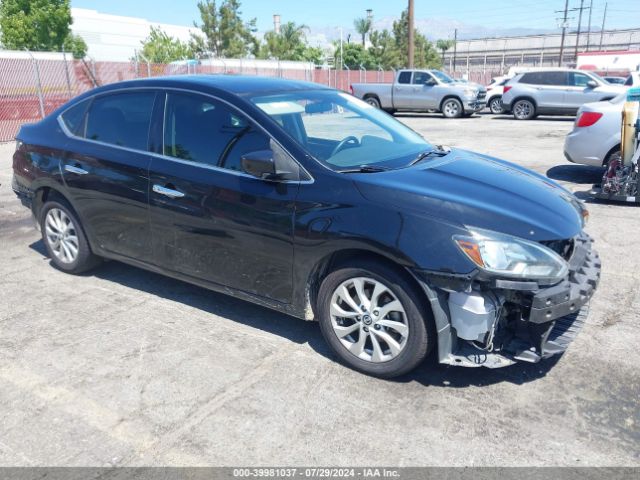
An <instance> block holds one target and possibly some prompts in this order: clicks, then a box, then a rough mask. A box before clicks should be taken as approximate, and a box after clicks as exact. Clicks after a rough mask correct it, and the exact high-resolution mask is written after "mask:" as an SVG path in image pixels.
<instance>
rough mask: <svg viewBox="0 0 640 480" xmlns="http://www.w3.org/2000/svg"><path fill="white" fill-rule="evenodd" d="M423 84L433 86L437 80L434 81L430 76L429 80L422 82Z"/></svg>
mask: <svg viewBox="0 0 640 480" xmlns="http://www.w3.org/2000/svg"><path fill="white" fill-rule="evenodd" d="M424 84H425V85H426V86H427V87H433V86H434V85H437V84H438V82H436V81H435V80H434V79H433V78H430V79H429V80H427V81H426V82H424Z"/></svg>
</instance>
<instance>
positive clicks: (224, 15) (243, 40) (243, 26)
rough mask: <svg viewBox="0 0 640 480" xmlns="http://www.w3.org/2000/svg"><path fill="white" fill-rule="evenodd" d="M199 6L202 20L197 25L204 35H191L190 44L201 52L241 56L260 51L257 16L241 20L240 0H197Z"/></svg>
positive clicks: (231, 56) (219, 55) (199, 53)
mask: <svg viewBox="0 0 640 480" xmlns="http://www.w3.org/2000/svg"><path fill="white" fill-rule="evenodd" d="M198 10H200V20H201V23H200V24H197V23H194V25H195V26H196V27H198V28H200V29H201V30H202V32H203V33H204V35H205V38H204V39H202V38H201V37H197V36H195V35H192V38H191V42H190V45H191V48H192V49H193V50H194V52H195V53H197V54H198V55H199V56H203V55H206V54H213V55H214V56H215V57H226V58H242V57H246V56H247V55H249V54H254V55H255V54H256V53H257V50H258V41H257V40H256V38H255V37H254V35H253V32H255V31H256V19H255V18H254V19H252V20H250V21H249V22H244V21H243V20H242V17H241V15H242V12H240V1H239V0H222V2H220V6H219V7H218V4H217V3H216V0H204V1H200V2H198Z"/></svg>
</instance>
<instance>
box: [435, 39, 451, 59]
mask: <svg viewBox="0 0 640 480" xmlns="http://www.w3.org/2000/svg"><path fill="white" fill-rule="evenodd" d="M454 43H455V42H454V41H453V40H438V41H437V42H436V48H437V49H438V50H440V51H441V52H442V64H443V65H444V54H445V52H446V51H447V50H449V49H450V48H451V47H453V45H454Z"/></svg>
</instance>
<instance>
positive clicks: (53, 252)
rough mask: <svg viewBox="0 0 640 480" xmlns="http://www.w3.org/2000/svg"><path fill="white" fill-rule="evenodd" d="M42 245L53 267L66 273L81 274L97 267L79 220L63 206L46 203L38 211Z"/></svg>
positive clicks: (63, 203) (69, 208) (95, 258)
mask: <svg viewBox="0 0 640 480" xmlns="http://www.w3.org/2000/svg"><path fill="white" fill-rule="evenodd" d="M40 230H41V232H42V241H43V242H44V245H45V248H46V249H47V253H48V255H49V258H51V261H52V262H53V264H54V265H55V266H56V267H57V268H59V269H60V270H63V271H65V272H67V273H76V274H77V273H82V272H86V271H87V270H89V269H91V268H93V267H95V266H96V265H98V264H99V263H100V259H99V258H98V257H96V256H95V255H94V254H93V253H92V252H91V248H90V247H89V243H88V242H87V238H86V236H85V234H84V230H83V229H82V225H81V224H80V220H79V219H78V217H77V215H76V214H75V212H74V211H73V209H72V208H71V207H69V205H67V203H66V202H64V201H62V200H60V201H58V200H50V201H47V202H46V203H45V204H44V205H43V206H42V209H41V210H40Z"/></svg>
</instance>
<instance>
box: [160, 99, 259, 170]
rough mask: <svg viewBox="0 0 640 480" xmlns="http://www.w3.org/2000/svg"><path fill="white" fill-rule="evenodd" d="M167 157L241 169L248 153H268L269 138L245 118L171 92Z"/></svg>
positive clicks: (215, 103) (210, 102) (219, 105)
mask: <svg viewBox="0 0 640 480" xmlns="http://www.w3.org/2000/svg"><path fill="white" fill-rule="evenodd" d="M164 118H165V124H164V154H165V155H167V156H170V157H174V158H180V159H183V160H190V161H193V162H198V163H202V164H206V165H214V166H220V167H223V168H228V169H229V170H237V171H239V170H241V165H240V159H241V157H242V155H244V154H246V153H248V152H254V151H258V150H269V149H270V139H269V137H268V136H267V135H266V134H265V133H264V132H262V131H261V130H259V129H258V128H257V127H256V126H255V125H253V124H252V123H251V122H250V121H249V120H248V119H247V118H246V117H245V116H243V115H242V114H240V113H238V112H236V111H235V110H233V109H231V108H229V107H228V106H226V105H225V104H223V103H221V102H218V101H216V100H214V99H212V98H209V97H203V96H200V95H191V94H182V93H169V94H168V95H167V103H166V106H165V116H164Z"/></svg>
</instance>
